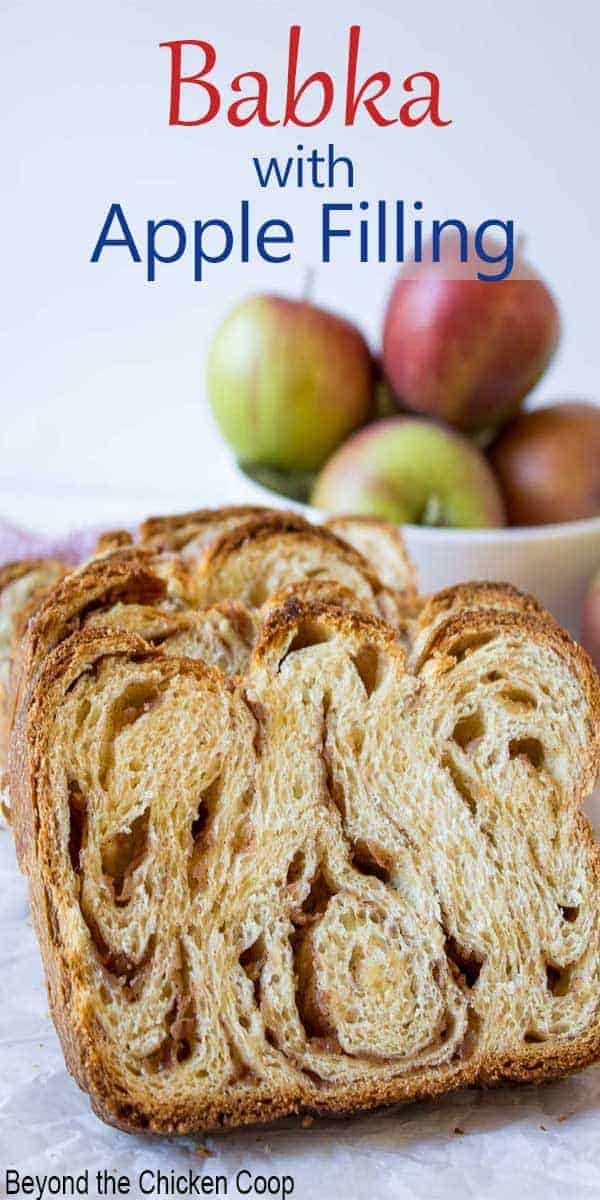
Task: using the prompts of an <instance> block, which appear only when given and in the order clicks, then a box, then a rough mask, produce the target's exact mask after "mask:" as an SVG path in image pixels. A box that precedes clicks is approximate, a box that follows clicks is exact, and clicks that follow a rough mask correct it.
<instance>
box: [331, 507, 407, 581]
mask: <svg viewBox="0 0 600 1200" xmlns="http://www.w3.org/2000/svg"><path fill="white" fill-rule="evenodd" d="M324 528H325V529H331V530H332V532H333V533H337V535H338V537H341V538H343V539H344V541H346V542H349V543H350V545H351V546H354V549H355V550H359V551H360V553H361V554H362V555H363V557H364V558H366V560H367V562H369V563H370V564H371V566H372V568H373V570H374V571H375V572H376V574H377V575H378V576H379V578H380V579H381V581H382V582H383V583H385V584H387V586H388V587H390V588H395V589H396V591H398V592H403V593H404V595H405V596H407V597H415V596H416V595H417V571H416V568H415V565H414V563H413V562H412V559H411V558H410V556H409V554H408V551H407V549H406V543H405V541H404V537H403V535H402V531H401V530H400V529H399V527H398V526H397V525H392V523H391V521H384V520H382V519H381V518H380V517H359V516H356V517H350V516H348V517H330V518H329V519H328V520H327V521H325V523H324Z"/></svg>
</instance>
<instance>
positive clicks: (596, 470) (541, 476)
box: [490, 402, 600, 525]
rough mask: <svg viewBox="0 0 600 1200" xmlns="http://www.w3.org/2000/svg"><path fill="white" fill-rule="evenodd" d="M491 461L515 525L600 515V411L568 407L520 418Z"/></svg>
mask: <svg viewBox="0 0 600 1200" xmlns="http://www.w3.org/2000/svg"><path fill="white" fill-rule="evenodd" d="M490 458H491V462H492V466H493V467H494V468H495V470H496V474H497V476H498V479H499V480H500V485H501V487H502V491H503V493H504V499H505V502H506V508H507V513H508V519H509V522H510V524H511V525H547V524H552V523H554V522H560V521H576V520H579V519H581V518H584V517H596V516H599V515H600V408H598V407H597V406H596V405H595V404H584V403H574V402H573V403H565V404H553V405H551V406H550V407H548V408H539V409H536V410H535V411H534V412H527V413H521V414H520V416H518V417H517V418H516V420H514V421H513V422H512V424H511V425H509V426H508V427H507V428H506V429H505V430H504V431H503V432H502V433H501V434H500V437H499V438H498V440H497V441H496V442H495V443H494V445H493V447H492V449H491V451H490Z"/></svg>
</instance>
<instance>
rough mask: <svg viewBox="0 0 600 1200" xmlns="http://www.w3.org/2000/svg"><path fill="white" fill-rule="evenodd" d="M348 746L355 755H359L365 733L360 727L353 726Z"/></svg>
mask: <svg viewBox="0 0 600 1200" xmlns="http://www.w3.org/2000/svg"><path fill="white" fill-rule="evenodd" d="M349 738H350V745H351V746H352V749H353V751H354V753H355V754H360V752H361V750H362V748H363V746H364V744H365V731H364V729H363V728H362V726H361V725H353V726H352V728H351V730H350V734H349Z"/></svg>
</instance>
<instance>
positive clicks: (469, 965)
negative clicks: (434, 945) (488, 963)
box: [444, 934, 483, 988]
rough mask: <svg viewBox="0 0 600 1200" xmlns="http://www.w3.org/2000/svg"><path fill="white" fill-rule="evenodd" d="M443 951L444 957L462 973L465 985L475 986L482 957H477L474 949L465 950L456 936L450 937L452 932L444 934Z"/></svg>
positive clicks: (479, 972)
mask: <svg viewBox="0 0 600 1200" xmlns="http://www.w3.org/2000/svg"><path fill="white" fill-rule="evenodd" d="M444 951H445V954H446V958H447V959H449V961H450V963H451V964H453V965H454V967H456V968H457V970H458V972H459V973H460V974H461V975H462V977H463V979H464V981H465V983H466V985H467V987H468V988H473V987H475V984H476V983H477V980H478V979H479V976H480V974H481V968H482V966H483V959H481V958H479V956H478V955H477V954H475V952H474V951H472V950H466V949H465V948H464V946H461V945H460V944H459V942H457V941H456V938H454V937H452V934H446V941H445V943H444Z"/></svg>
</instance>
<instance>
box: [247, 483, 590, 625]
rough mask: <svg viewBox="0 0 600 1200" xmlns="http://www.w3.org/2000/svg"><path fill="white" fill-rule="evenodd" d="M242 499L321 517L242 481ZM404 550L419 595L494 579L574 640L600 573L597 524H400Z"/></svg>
mask: <svg viewBox="0 0 600 1200" xmlns="http://www.w3.org/2000/svg"><path fill="white" fill-rule="evenodd" d="M240 482H241V483H242V491H243V499H244V500H245V501H246V500H247V501H248V502H249V503H252V502H254V503H256V504H265V505H270V506H271V507H274V508H294V509H297V510H298V511H300V512H303V513H304V514H305V515H306V516H307V517H308V518H309V519H311V520H314V521H320V520H322V519H323V517H324V516H325V514H324V513H322V512H320V511H319V510H318V509H316V508H312V507H311V506H310V505H308V504H294V503H292V502H291V501H290V500H287V499H286V498H285V496H280V495H279V494H278V493H276V492H272V491H270V490H269V489H267V488H264V487H262V486H261V485H260V484H257V483H254V481H252V480H250V479H249V478H248V477H247V476H245V475H241V473H240ZM403 533H404V536H405V539H406V544H407V547H408V551H409V553H410V555H411V557H412V559H413V562H414V563H415V565H416V567H417V570H418V572H419V586H420V590H421V591H422V592H424V593H426V592H436V591H439V589H440V588H444V587H449V586H450V585H451V584H453V583H461V582H464V581H465V580H468V579H469V580H470V579H495V580H503V581H505V582H507V583H513V584H514V585H515V586H516V587H518V588H521V590H522V591H524V592H531V593H532V594H533V595H534V596H537V598H538V600H540V601H541V603H542V604H544V605H545V607H546V608H548V609H549V611H550V612H551V613H553V615H554V616H555V617H556V619H557V620H558V621H560V623H561V625H564V626H565V628H566V629H568V630H569V632H570V633H571V634H572V635H573V636H574V637H578V636H579V632H580V623H581V608H582V604H583V598H584V596H585V593H586V590H587V586H588V584H589V582H590V579H591V577H592V575H593V574H594V572H595V570H596V568H597V567H599V566H600V517H592V518H591V519H590V520H587V521H569V522H568V523H567V524H564V525H536V526H533V527H531V528H523V529H432V528H427V527H425V526H422V525H404V526H403Z"/></svg>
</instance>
